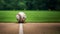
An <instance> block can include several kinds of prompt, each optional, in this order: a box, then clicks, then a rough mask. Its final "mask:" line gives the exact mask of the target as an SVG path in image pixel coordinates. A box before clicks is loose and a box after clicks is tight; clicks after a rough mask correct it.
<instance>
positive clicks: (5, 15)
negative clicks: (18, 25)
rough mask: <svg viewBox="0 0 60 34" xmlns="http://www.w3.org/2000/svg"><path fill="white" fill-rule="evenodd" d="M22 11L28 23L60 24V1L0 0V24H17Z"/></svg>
mask: <svg viewBox="0 0 60 34" xmlns="http://www.w3.org/2000/svg"><path fill="white" fill-rule="evenodd" d="M20 11H23V12H25V13H26V16H27V19H26V22H34V23H35V22H36V23H37V22H39V23H41V22H44V23H45V22H54V23H55V22H60V0H0V22H17V20H16V14H17V13H18V12H20Z"/></svg>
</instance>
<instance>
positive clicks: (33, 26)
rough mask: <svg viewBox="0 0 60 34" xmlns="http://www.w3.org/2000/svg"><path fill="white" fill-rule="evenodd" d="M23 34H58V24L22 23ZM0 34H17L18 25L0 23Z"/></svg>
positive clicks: (59, 26) (59, 25)
mask: <svg viewBox="0 0 60 34" xmlns="http://www.w3.org/2000/svg"><path fill="white" fill-rule="evenodd" d="M23 33H24V34H60V23H23ZM0 34H19V24H18V23H0Z"/></svg>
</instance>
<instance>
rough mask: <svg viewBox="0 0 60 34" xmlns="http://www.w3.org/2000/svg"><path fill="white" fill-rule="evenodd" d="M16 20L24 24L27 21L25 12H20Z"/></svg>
mask: <svg viewBox="0 0 60 34" xmlns="http://www.w3.org/2000/svg"><path fill="white" fill-rule="evenodd" d="M16 18H17V21H18V23H24V22H25V19H26V15H25V13H24V12H19V13H18V14H17V15H16Z"/></svg>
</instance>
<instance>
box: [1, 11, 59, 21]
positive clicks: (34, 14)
mask: <svg viewBox="0 0 60 34" xmlns="http://www.w3.org/2000/svg"><path fill="white" fill-rule="evenodd" d="M18 12H19V11H0V22H17V20H16V14H17V13H18ZM24 12H25V13H26V16H27V19H26V22H60V12H59V11H24Z"/></svg>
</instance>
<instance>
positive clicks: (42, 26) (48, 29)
mask: <svg viewBox="0 0 60 34" xmlns="http://www.w3.org/2000/svg"><path fill="white" fill-rule="evenodd" d="M18 12H20V11H0V34H60V12H59V11H29V10H27V11H23V12H25V14H26V16H27V19H26V23H22V24H21V23H17V20H16V14H17V13H18Z"/></svg>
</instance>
